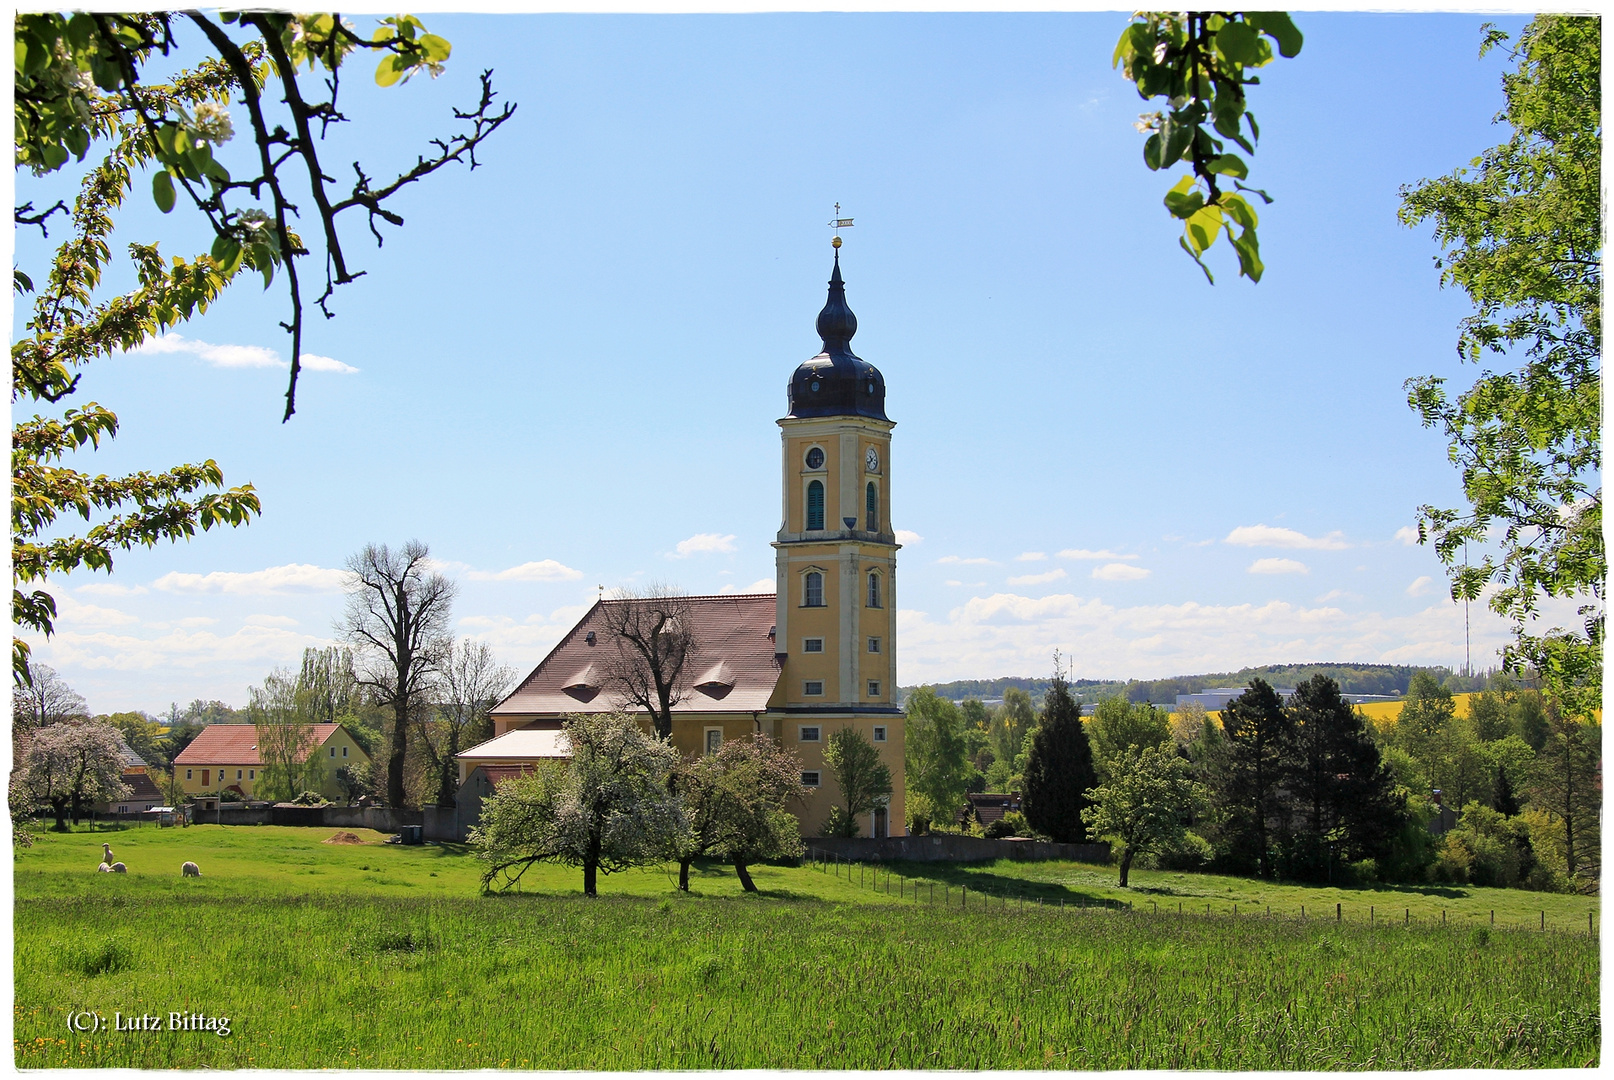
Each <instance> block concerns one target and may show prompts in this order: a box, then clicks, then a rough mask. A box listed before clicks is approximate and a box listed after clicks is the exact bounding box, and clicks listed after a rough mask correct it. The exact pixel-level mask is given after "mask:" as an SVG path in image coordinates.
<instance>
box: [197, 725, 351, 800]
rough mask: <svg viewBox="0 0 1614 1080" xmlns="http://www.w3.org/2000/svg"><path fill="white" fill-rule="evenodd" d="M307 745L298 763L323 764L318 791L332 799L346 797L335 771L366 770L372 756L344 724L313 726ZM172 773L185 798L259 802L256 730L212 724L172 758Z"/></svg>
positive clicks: (260, 762) (260, 765)
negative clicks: (227, 795)
mask: <svg viewBox="0 0 1614 1080" xmlns="http://www.w3.org/2000/svg"><path fill="white" fill-rule="evenodd" d="M309 726H310V729H311V731H312V734H311V736H310V739H309V742H308V744H307V746H306V747H305V748H304V750H303V751H302V752H301V753H300V754H299V755H298V759H297V760H298V763H299V764H301V763H303V762H306V761H308V760H309V756H310V755H312V756H313V757H314V759H315V760H317V761H318V762H319V763H320V766H321V769H320V773H321V780H320V783H319V785H318V786H311V787H309V788H308V790H311V791H317V792H319V793H320V794H321V795H324V796H325V797H326V798H329V799H336V798H340V797H341V796H342V788H341V786H340V785H339V784H338V783H337V781H336V770H337V769H339V768H341V767H342V766H344V765H346V766H350V767H352V766H357V765H361V764H368V763H369V761H370V756H369V755H368V754H366V753H365V752H364V750H363V749H362V748H361V747H360V746H359V744H358V743H357V742H355V741H354V740H353V736H352V735H350V734H348V731H347V729H346V728H344V727H343V726H342V725H341V724H311V725H309ZM174 772H175V773H176V774H178V777H179V783H180V786H181V788H182V789H183V791H184V792H185V794H186V795H204V794H205V795H218V794H220V793H221V792H224V791H234V792H235V793H236V794H237V795H240V796H241V797H242V798H243V799H251V798H255V797H256V795H255V794H254V792H255V790H256V785H257V783H258V781H259V779H260V778H261V774H262V772H263V758H262V757H261V756H260V755H259V753H258V729H257V727H256V726H255V725H252V724H209V725H208V726H207V727H205V728H203V729H202V733H201V734H200V735H198V736H196V738H195V739H193V740H192V741H191V744H190V745H189V746H187V747H185V749H183V750H181V751H180V752H179V755H178V756H177V757H175V758H174Z"/></svg>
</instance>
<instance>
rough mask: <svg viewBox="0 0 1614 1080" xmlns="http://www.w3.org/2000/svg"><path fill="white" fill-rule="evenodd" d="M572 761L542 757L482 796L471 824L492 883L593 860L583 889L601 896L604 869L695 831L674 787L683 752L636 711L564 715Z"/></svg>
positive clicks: (485, 877) (627, 863)
mask: <svg viewBox="0 0 1614 1080" xmlns="http://www.w3.org/2000/svg"><path fill="white" fill-rule="evenodd" d="M563 725H564V727H565V730H566V739H567V743H568V746H569V748H570V750H571V755H572V756H571V758H570V760H568V761H544V762H539V764H538V767H537V768H535V769H534V770H533V772H532V773H530V774H529V775H527V776H523V777H517V778H514V779H511V780H506V781H505V782H504V783H502V784H500V785H499V787H498V790H497V791H495V792H494V793H493V795H492V796H491V797H489V798H488V799H487V800H485V801H484V802H483V804H482V819H481V824H480V825H479V826H478V827H477V828H475V829H473V830H472V831H471V844H472V846H473V847H475V848H476V849H477V857H478V858H480V859H482V860H483V861H484V862H486V863H487V868H486V869H485V870H483V872H482V888H483V890H484V891H493V890H496V889H509V888H511V887H512V886H514V885H516V884H517V883H519V882H520V881H521V876H522V875H523V874H525V873H526V872H527V870H528V868H530V867H531V866H532V865H533V864H534V863H537V862H542V861H545V860H552V861H557V862H562V863H565V864H566V865H568V866H580V867H582V868H583V894H584V895H585V896H597V895H598V888H597V882H598V875H600V874H602V873H603V874H610V873H615V872H617V871H620V870H626V869H627V868H629V867H631V866H642V865H643V864H645V863H648V862H653V861H655V860H657V859H660V858H662V857H664V856H665V855H667V854H668V853H669V852H672V851H675V850H677V849H678V848H679V847H680V846H681V845H682V843H683V835H684V833H685V830H686V824H685V821H684V815H683V810H682V808H681V807H680V805H679V802H678V799H677V797H676V796H674V795H673V794H672V792H671V791H670V790H669V789H668V784H667V777H668V775H669V774H670V773H671V772H672V770H673V769H675V768H677V766H678V761H679V757H678V751H677V750H676V749H674V748H673V745H672V744H671V743H670V742H666V741H663V740H661V739H657V738H654V737H652V736H650V735H649V734H647V733H646V732H645V730H644V728H643V727H641V726H640V723H639V720H638V718H637V717H634V716H630V715H628V714H627V713H620V712H618V713H579V714H574V715H572V716H568V717H566V719H565V720H564V721H563Z"/></svg>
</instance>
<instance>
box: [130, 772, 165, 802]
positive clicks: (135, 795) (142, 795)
mask: <svg viewBox="0 0 1614 1080" xmlns="http://www.w3.org/2000/svg"><path fill="white" fill-rule="evenodd" d="M123 782H124V783H125V784H128V785H129V795H128V797H127V798H125V799H123V800H122V801H123V802H144V801H146V800H148V799H155V800H157V801H158V802H162V800H163V793H162V792H161V791H159V790H157V785H156V784H154V783H152V781H151V777H150V776H148V775H146V774H145V773H143V772H137V773H124V774H123Z"/></svg>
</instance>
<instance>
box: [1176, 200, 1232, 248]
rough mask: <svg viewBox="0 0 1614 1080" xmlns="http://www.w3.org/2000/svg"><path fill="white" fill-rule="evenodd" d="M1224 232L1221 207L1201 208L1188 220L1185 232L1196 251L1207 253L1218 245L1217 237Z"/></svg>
mask: <svg viewBox="0 0 1614 1080" xmlns="http://www.w3.org/2000/svg"><path fill="white" fill-rule="evenodd" d="M1221 231H1222V208H1221V207H1220V206H1205V207H1201V208H1200V209H1199V210H1198V211H1196V212H1195V213H1194V215H1193V216H1192V217H1190V218H1189V219H1188V224H1187V225H1185V226H1184V227H1183V232H1185V233H1186V234H1187V235H1188V242H1189V243H1190V244H1192V245H1193V247H1194V250H1195V251H1205V250H1206V249H1208V248H1209V247H1210V246H1211V245H1212V244H1214V243H1216V237H1217V236H1219V235H1220V234H1221Z"/></svg>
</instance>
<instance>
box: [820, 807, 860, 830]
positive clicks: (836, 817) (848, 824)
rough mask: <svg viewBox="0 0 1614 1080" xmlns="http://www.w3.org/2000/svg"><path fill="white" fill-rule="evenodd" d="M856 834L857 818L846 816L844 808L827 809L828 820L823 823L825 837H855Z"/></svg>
mask: <svg viewBox="0 0 1614 1080" xmlns="http://www.w3.org/2000/svg"><path fill="white" fill-rule="evenodd" d="M857 834H858V824H857V818H855V817H853V816H852V815H851V814H848V813H847V812H846V808H845V807H844V806H832V807H830V808H829V818H828V820H826V821H825V822H824V835H825V836H856V835H857Z"/></svg>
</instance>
